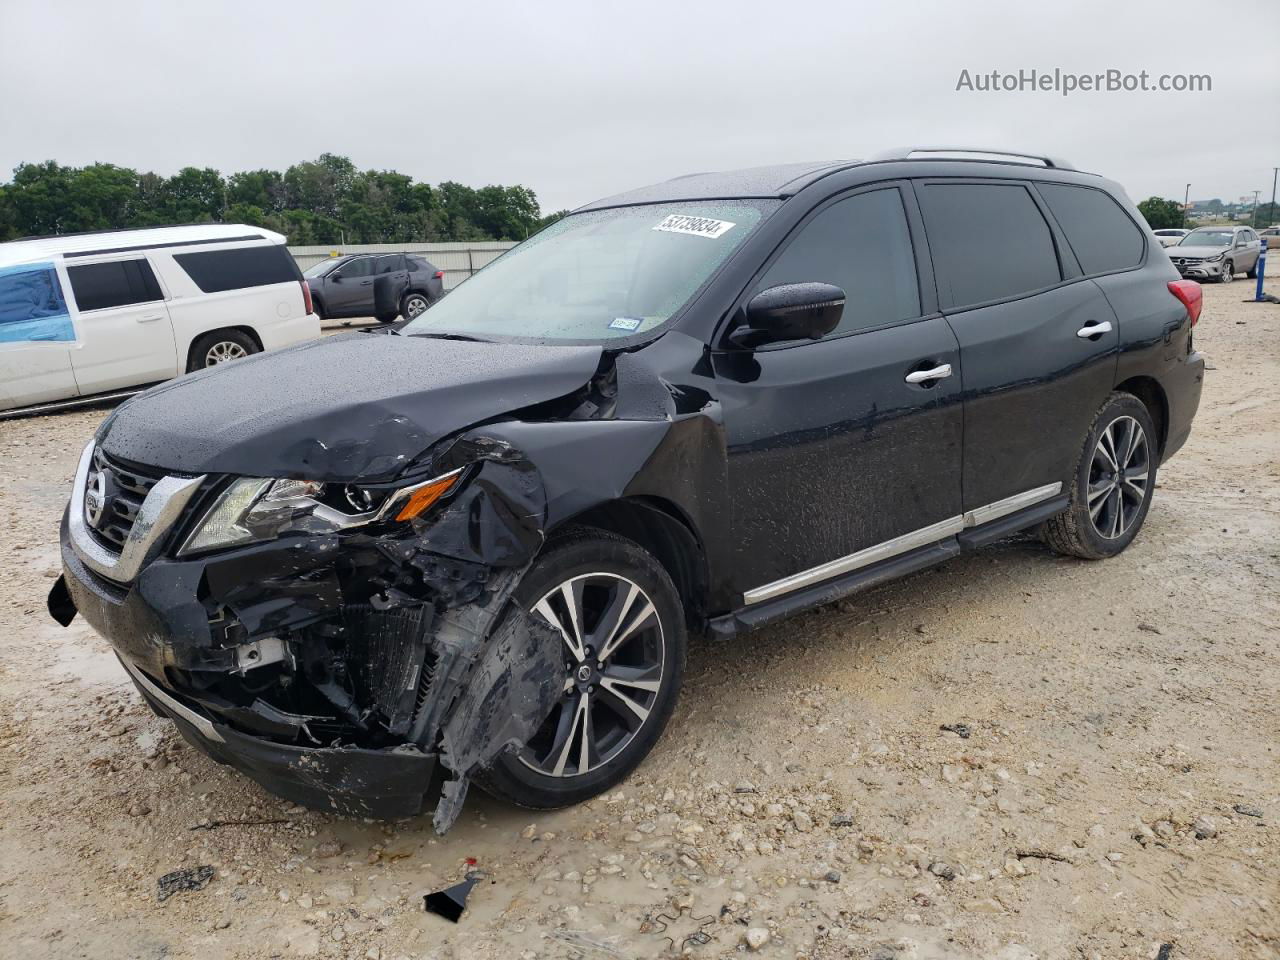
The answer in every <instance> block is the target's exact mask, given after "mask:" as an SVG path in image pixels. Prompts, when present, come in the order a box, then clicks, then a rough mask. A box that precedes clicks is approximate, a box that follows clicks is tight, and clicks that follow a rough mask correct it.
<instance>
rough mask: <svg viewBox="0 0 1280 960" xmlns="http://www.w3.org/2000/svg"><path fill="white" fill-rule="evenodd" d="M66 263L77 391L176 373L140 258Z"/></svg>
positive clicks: (154, 289)
mask: <svg viewBox="0 0 1280 960" xmlns="http://www.w3.org/2000/svg"><path fill="white" fill-rule="evenodd" d="M66 267H67V280H68V283H69V285H70V287H71V299H72V300H73V301H74V303H75V308H76V311H77V321H78V325H79V329H80V342H79V344H78V345H77V346H76V349H75V350H74V351H72V354H71V366H72V369H73V370H74V371H75V375H76V383H77V384H78V385H79V387H80V392H81V393H82V394H91V393H101V392H103V391H106V390H115V389H119V388H121V387H133V386H138V385H139V384H143V383H154V382H156V381H159V380H168V379H169V378H170V377H173V376H176V375H177V373H178V358H177V349H176V348H175V346H174V341H173V325H172V323H171V322H170V319H169V310H168V308H167V307H166V305H165V295H164V291H163V290H162V289H161V287H160V283H159V281H158V280H156V275H155V271H154V270H153V269H152V268H151V264H150V262H149V261H148V260H147V258H146V257H137V256H135V257H116V258H114V259H103V260H95V261H93V262H79V261H69V262H68V263H67V265H66Z"/></svg>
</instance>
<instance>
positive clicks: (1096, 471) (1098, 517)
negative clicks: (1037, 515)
mask: <svg viewBox="0 0 1280 960" xmlns="http://www.w3.org/2000/svg"><path fill="white" fill-rule="evenodd" d="M1156 443H1157V441H1156V432H1155V427H1154V425H1153V424H1152V422H1151V415H1150V413H1148V412H1147V408H1146V405H1145V404H1143V402H1142V401H1141V400H1139V399H1138V398H1137V397H1135V396H1133V395H1132V394H1129V393H1120V392H1116V393H1113V394H1111V396H1110V397H1108V398H1107V402H1106V403H1104V404H1103V405H1102V409H1101V410H1099V411H1098V413H1097V415H1096V416H1095V417H1094V420H1093V424H1092V425H1091V426H1090V427H1089V433H1088V436H1087V437H1086V438H1085V442H1084V449H1083V450H1081V452H1080V460H1079V462H1078V463H1077V465H1076V472H1075V477H1074V479H1073V480H1072V483H1071V506H1069V507H1068V508H1067V509H1066V510H1065V511H1063V512H1062V513H1060V514H1058V515H1057V516H1056V517H1053V518H1052V519H1050V520H1049V521H1047V522H1046V523H1045V525H1044V527H1043V528H1042V531H1041V536H1042V537H1043V539H1044V541H1045V543H1047V544H1048V545H1049V546H1050V547H1052V548H1053V549H1054V550H1056V551H1057V552H1058V553H1064V554H1067V555H1068V556H1072V557H1080V558H1082V559H1084V560H1103V559H1106V558H1107V557H1114V556H1115V555H1116V554H1117V553H1119V552H1120V551H1121V550H1123V549H1124V548H1125V547H1127V546H1128V545H1129V544H1130V543H1132V542H1133V538H1134V537H1136V536H1137V535H1138V531H1139V530H1140V529H1141V528H1142V523H1143V521H1144V520H1145V519H1146V517H1147V510H1148V509H1149V508H1150V507H1151V494H1152V492H1153V491H1154V490H1155V485H1156V468H1157V466H1158V465H1159V459H1160V457H1159V451H1158V450H1157V448H1156Z"/></svg>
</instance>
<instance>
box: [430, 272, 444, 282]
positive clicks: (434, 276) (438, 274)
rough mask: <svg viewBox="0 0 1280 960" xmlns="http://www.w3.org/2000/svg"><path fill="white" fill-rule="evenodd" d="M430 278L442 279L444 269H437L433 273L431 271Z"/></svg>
mask: <svg viewBox="0 0 1280 960" xmlns="http://www.w3.org/2000/svg"><path fill="white" fill-rule="evenodd" d="M431 279H432V280H443V279H444V271H443V270H437V271H436V272H435V273H433V274H432V275H431Z"/></svg>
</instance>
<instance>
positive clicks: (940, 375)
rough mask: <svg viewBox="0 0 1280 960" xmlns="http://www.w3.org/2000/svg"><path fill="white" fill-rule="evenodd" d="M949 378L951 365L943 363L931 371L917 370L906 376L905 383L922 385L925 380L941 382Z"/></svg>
mask: <svg viewBox="0 0 1280 960" xmlns="http://www.w3.org/2000/svg"><path fill="white" fill-rule="evenodd" d="M949 376H951V364H949V363H944V364H941V365H940V366H937V367H934V368H933V369H932V370H917V371H916V372H915V373H908V374H907V383H924V382H925V381H926V380H942V379H944V378H946V377H949Z"/></svg>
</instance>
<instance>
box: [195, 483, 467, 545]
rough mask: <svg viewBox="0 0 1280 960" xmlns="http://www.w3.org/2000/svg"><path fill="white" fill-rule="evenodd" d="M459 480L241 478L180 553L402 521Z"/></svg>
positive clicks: (207, 516) (418, 512) (227, 490)
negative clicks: (390, 483) (372, 483)
mask: <svg viewBox="0 0 1280 960" xmlns="http://www.w3.org/2000/svg"><path fill="white" fill-rule="evenodd" d="M461 478H462V468H459V469H457V470H452V471H450V472H449V473H446V474H443V475H441V476H439V477H435V478H433V479H431V480H427V481H426V482H425V483H417V484H413V485H411V486H407V487H399V488H391V489H386V488H384V489H375V488H372V487H360V486H356V485H352V484H348V485H342V484H323V483H316V482H314V481H308V480H271V479H267V478H263V477H240V478H239V479H237V480H234V481H233V482H232V483H231V485H230V486H229V487H227V489H226V490H224V491H222V493H221V494H220V495H219V496H218V499H217V500H216V501H215V502H214V504H213V506H212V507H210V508H209V510H208V512H207V513H205V515H204V517H203V518H202V519H201V520H200V522H199V523H198V524H196V527H195V529H194V530H192V531H191V535H190V536H189V537H187V539H186V542H185V543H183V545H182V548H181V549H180V550H179V551H178V555H179V556H186V555H188V554H192V553H203V552H204V551H206V550H221V549H223V548H226V547H235V546H239V545H241V544H245V543H259V542H262V541H266V540H274V539H276V538H277V537H279V536H280V535H281V534H284V533H333V532H335V531H338V530H344V529H347V528H348V527H358V526H363V525H364V524H367V523H372V522H373V521H375V520H382V519H387V518H392V519H394V521H395V522H399V523H403V522H406V521H409V520H412V519H413V518H414V517H417V516H418V515H419V514H421V513H423V512H424V511H425V510H427V509H428V508H429V507H431V506H432V505H433V504H434V503H435V502H436V501H437V500H439V499H440V498H441V497H443V496H444V495H445V494H447V493H449V492H450V491H452V490H453V488H454V487H456V486H457V485H458V481H459V480H461Z"/></svg>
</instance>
